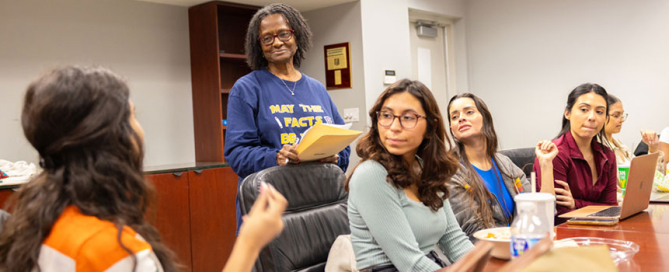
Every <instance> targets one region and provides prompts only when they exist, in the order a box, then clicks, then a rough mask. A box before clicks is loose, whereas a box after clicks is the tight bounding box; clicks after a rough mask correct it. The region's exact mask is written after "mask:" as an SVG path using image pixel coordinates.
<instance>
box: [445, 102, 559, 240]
mask: <svg viewBox="0 0 669 272" xmlns="http://www.w3.org/2000/svg"><path fill="white" fill-rule="evenodd" d="M448 115H449V118H448V123H449V125H450V129H451V133H452V134H453V138H454V139H455V143H456V148H455V152H456V154H457V156H458V157H459V159H460V164H461V167H460V168H459V169H458V172H457V173H455V175H454V176H453V178H451V180H449V182H448V183H447V184H448V190H449V191H450V193H451V197H450V198H449V200H450V202H451V207H453V212H454V213H455V217H456V218H457V219H458V223H459V224H460V227H462V230H463V231H464V232H465V233H467V235H469V237H470V239H472V240H474V238H473V236H472V235H473V234H474V233H475V232H476V231H478V230H481V229H487V228H492V227H505V226H509V225H510V224H511V222H513V217H514V215H515V214H516V206H515V202H514V196H516V195H517V194H520V193H523V192H530V191H531V189H532V188H531V185H530V181H529V180H528V178H527V177H526V176H525V173H524V172H523V170H522V169H520V168H519V167H518V166H516V165H515V164H514V163H513V162H512V161H511V159H509V157H507V156H505V155H503V154H501V153H498V152H497V150H498V140H497V133H496V132H495V126H494V124H493V119H492V114H491V113H490V110H488V106H487V105H486V104H485V102H483V100H481V98H479V97H477V96H476V95H473V94H471V93H463V94H459V95H456V96H454V97H453V98H451V100H450V101H449V103H448ZM557 153H558V151H557V148H556V146H555V144H553V143H551V142H550V141H540V142H539V143H537V144H536V146H535V154H536V156H537V158H538V159H539V164H540V165H541V168H542V170H544V175H545V176H544V179H543V180H544V181H545V182H546V184H545V185H544V186H542V192H547V193H551V194H553V193H554V192H553V188H552V185H553V173H552V171H553V164H552V160H553V158H555V156H556V155H557Z"/></svg>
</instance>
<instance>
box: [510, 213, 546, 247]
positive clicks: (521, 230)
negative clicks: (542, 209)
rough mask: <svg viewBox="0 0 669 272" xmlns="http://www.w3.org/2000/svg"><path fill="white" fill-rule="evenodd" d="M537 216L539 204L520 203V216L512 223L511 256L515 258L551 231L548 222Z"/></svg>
mask: <svg viewBox="0 0 669 272" xmlns="http://www.w3.org/2000/svg"><path fill="white" fill-rule="evenodd" d="M544 221H545V220H542V219H541V217H539V216H537V205H536V204H535V203H533V202H520V203H518V216H517V217H516V219H514V220H513V224H511V243H509V247H510V249H511V258H512V259H515V258H518V257H520V255H523V253H524V252H526V251H528V250H530V248H532V247H533V246H534V245H536V244H537V243H539V241H540V240H541V239H543V238H545V237H546V236H547V235H548V233H549V232H550V226H549V224H548V222H544Z"/></svg>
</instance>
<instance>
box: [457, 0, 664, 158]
mask: <svg viewBox="0 0 669 272" xmlns="http://www.w3.org/2000/svg"><path fill="white" fill-rule="evenodd" d="M466 3H467V8H466V10H467V13H466V18H467V45H468V48H467V50H468V56H469V58H468V65H469V74H468V76H469V83H470V85H469V87H470V89H471V91H472V92H473V93H475V94H477V95H479V96H481V97H482V98H483V99H484V100H485V101H486V102H487V104H488V106H489V107H490V109H491V111H492V113H493V116H494V118H495V124H496V129H497V133H498V134H499V136H500V139H501V144H502V148H517V147H529V146H532V145H533V144H534V143H536V141H538V140H539V139H550V138H553V137H555V135H556V134H557V132H558V131H559V129H560V121H561V116H562V111H563V109H564V106H565V104H566V100H567V94H568V93H569V92H570V91H571V90H572V89H573V88H574V87H576V86H577V85H579V84H581V83H584V82H594V83H598V84H600V85H602V86H603V87H604V88H606V90H607V91H608V92H610V93H612V94H615V95H616V96H618V97H620V98H621V100H622V101H623V103H624V107H625V110H626V111H627V112H629V113H630V116H629V119H628V120H627V122H626V123H625V125H624V126H623V131H622V133H620V134H618V136H619V137H620V138H621V140H622V141H623V142H624V143H625V144H627V145H628V146H629V147H630V148H634V147H635V146H636V144H637V143H638V142H639V141H640V137H639V132H638V131H639V130H640V129H654V130H657V131H658V132H659V131H660V130H661V129H662V128H663V127H665V126H669V119H668V118H667V102H669V91H668V90H669V77H668V76H667V75H669V54H667V49H668V48H669V31H667V29H669V20H667V18H669V2H667V1H663V0H646V1H625V0H590V1H581V0H542V1H535V0H504V1H486V0H468V1H466Z"/></svg>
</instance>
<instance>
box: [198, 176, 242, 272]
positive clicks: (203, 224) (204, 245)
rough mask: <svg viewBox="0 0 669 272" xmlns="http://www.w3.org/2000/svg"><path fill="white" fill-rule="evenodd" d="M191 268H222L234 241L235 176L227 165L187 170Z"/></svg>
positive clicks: (209, 269)
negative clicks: (200, 169) (200, 170)
mask: <svg viewBox="0 0 669 272" xmlns="http://www.w3.org/2000/svg"><path fill="white" fill-rule="evenodd" d="M188 178H189V180H190V185H191V187H190V195H191V198H190V207H191V215H190V219H191V239H192V242H191V244H192V253H193V271H221V270H222V269H223V266H224V265H225V263H226V262H227V260H228V256H230V253H231V252H232V247H233V245H234V243H235V238H236V236H235V231H236V228H237V224H236V222H237V216H236V213H235V211H236V209H235V197H236V195H237V179H238V178H237V175H235V173H234V172H233V171H232V169H231V168H230V167H224V168H215V169H207V170H204V171H202V172H201V173H198V172H196V171H189V172H188Z"/></svg>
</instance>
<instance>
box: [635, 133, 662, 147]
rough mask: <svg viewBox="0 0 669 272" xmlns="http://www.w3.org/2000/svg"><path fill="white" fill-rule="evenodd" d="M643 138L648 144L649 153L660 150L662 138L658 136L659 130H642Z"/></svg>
mask: <svg viewBox="0 0 669 272" xmlns="http://www.w3.org/2000/svg"><path fill="white" fill-rule="evenodd" d="M640 133H641V140H642V141H643V142H644V143H646V144H647V145H648V153H655V152H657V150H659V147H660V139H659V138H658V137H657V132H655V131H653V130H642V131H640Z"/></svg>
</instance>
